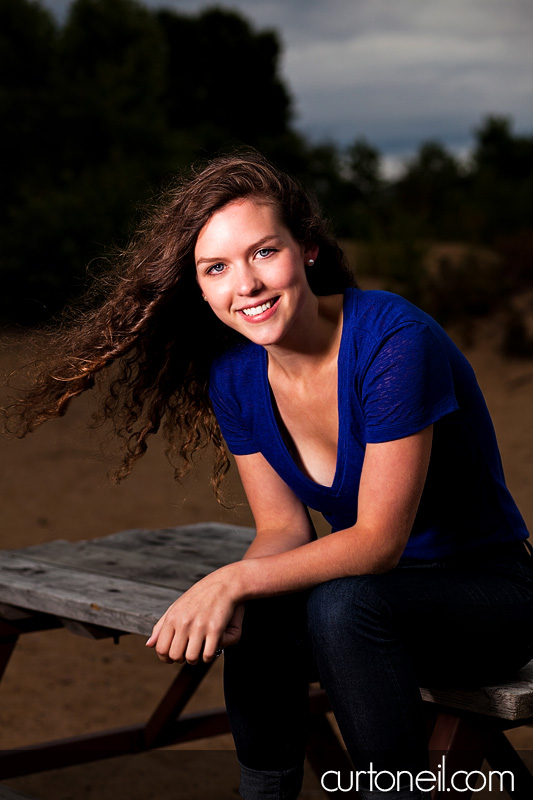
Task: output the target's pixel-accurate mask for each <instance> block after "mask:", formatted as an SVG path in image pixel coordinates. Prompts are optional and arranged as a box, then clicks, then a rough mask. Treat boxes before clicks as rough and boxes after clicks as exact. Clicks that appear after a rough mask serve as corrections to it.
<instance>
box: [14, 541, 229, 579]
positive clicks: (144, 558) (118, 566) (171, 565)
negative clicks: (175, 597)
mask: <svg viewBox="0 0 533 800" xmlns="http://www.w3.org/2000/svg"><path fill="white" fill-rule="evenodd" d="M13 552H16V553H17V554H18V555H20V556H23V557H24V558H29V559H31V560H32V561H35V562H36V563H43V564H52V565H55V566H61V567H71V568H73V569H75V570H78V571H80V572H91V573H93V574H96V575H108V576H110V577H114V578H122V579H124V580H132V581H135V582H136V583H148V584H151V585H153V586H165V587H168V588H170V589H174V588H177V589H180V590H181V591H183V590H184V589H185V588H189V587H190V586H192V585H193V583H196V581H199V580H200V579H201V578H203V577H204V576H205V575H208V574H209V573H210V572H213V570H215V569H217V568H218V567H221V566H223V565H224V564H225V563H227V561H226V558H225V557H224V556H219V558H218V559H217V558H215V557H214V556H213V557H212V558H211V559H210V563H206V562H204V561H200V558H199V557H198V556H195V555H194V554H190V555H188V556H187V557H186V558H181V557H174V558H173V559H168V558H164V557H161V556H160V555H154V554H153V553H152V552H150V551H149V550H147V551H146V552H145V553H138V552H137V551H136V550H133V549H127V550H125V549H122V548H120V549H117V548H111V547H104V546H102V544H101V540H100V539H95V540H93V541H83V542H67V541H63V540H56V541H53V542H47V543H46V544H42V545H36V546H35V547H27V548H24V550H17V551H13Z"/></svg>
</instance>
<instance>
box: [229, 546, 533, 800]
mask: <svg viewBox="0 0 533 800" xmlns="http://www.w3.org/2000/svg"><path fill="white" fill-rule="evenodd" d="M532 565H533V559H532V557H531V556H530V555H529V553H528V552H527V550H526V548H525V546H524V545H522V544H516V545H510V546H509V545H505V546H498V547H494V548H489V549H486V550H484V551H483V552H479V553H477V554H473V555H471V556H462V557H455V558H450V559H444V560H440V561H436V562H431V563H429V562H422V563H420V562H403V563H401V564H400V565H399V566H398V567H396V568H395V569H394V570H392V571H390V572H387V573H385V574H381V575H362V576H354V577H349V578H339V579H336V580H332V581H328V582H326V583H323V584H320V585H318V586H316V587H315V588H314V589H313V590H311V591H310V592H306V593H298V594H287V595H283V596H281V597H274V598H268V599H264V600H254V601H251V602H249V603H248V604H247V607H246V613H245V617H244V625H243V634H242V638H241V641H240V642H239V643H238V644H237V645H235V646H233V647H230V648H228V649H227V650H226V652H225V674H224V684H225V694H226V706H227V709H228V714H229V717H230V722H231V727H232V732H233V736H234V739H235V745H236V749H237V756H238V759H239V762H240V764H241V789H240V791H241V794H242V797H244V798H245V800H259V798H264V799H265V800H293V798H296V797H297V796H298V793H299V791H300V788H301V780H302V775H303V759H304V753H305V744H306V726H307V703H308V700H307V698H308V682H309V678H310V676H312V675H313V674H314V673H313V671H314V670H315V671H317V672H318V677H319V678H320V681H321V683H322V685H323V687H324V688H325V690H326V692H327V694H328V696H329V699H330V702H331V706H332V708H333V711H334V713H335V717H336V719H337V722H338V724H339V727H340V730H341V732H342V736H343V738H344V742H345V745H346V748H347V750H348V753H349V755H350V757H351V759H352V761H353V764H354V767H355V768H356V769H357V770H364V769H365V768H366V767H367V766H368V764H369V763H370V762H372V763H373V766H374V768H375V769H386V770H390V771H392V772H394V773H395V772H396V771H397V770H399V769H404V770H405V769H409V770H410V771H411V772H413V771H414V772H417V771H419V770H422V769H425V768H426V765H427V739H426V728H425V721H424V715H423V708H422V701H421V698H420V693H419V689H418V687H419V686H421V685H431V686H433V687H435V686H437V685H439V684H441V685H447V686H453V685H455V686H458V685H460V686H468V685H480V684H483V683H488V682H495V681H496V682H497V681H499V680H501V679H502V678H504V677H505V676H507V675H509V674H512V673H513V671H515V670H516V669H517V668H519V667H520V666H522V665H523V664H525V663H527V661H529V659H530V658H532V657H533V566H532ZM369 796H374V795H373V793H371V794H369ZM384 796H385V797H387V798H388V799H389V800H392V798H397V799H398V800H399V798H402V800H403V799H404V798H418V797H421V796H423V795H420V794H416V793H409V792H408V791H407V792H394V793H393V792H389V793H387V794H386V795H384Z"/></svg>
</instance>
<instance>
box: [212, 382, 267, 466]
mask: <svg viewBox="0 0 533 800" xmlns="http://www.w3.org/2000/svg"><path fill="white" fill-rule="evenodd" d="M209 396H210V398H211V403H212V406H213V411H214V412H215V416H216V418H217V422H218V424H219V426H220V430H221V431H222V436H223V437H224V440H225V442H226V444H227V445H228V448H229V450H230V452H231V453H233V455H236V456H244V455H249V454H250V453H257V451H258V448H257V447H256V446H255V444H254V440H253V434H252V430H251V427H252V426H251V422H250V421H248V420H247V419H246V415H245V414H244V412H243V410H242V405H241V404H240V402H239V398H238V396H237V394H236V392H235V391H234V387H233V386H232V380H231V377H230V376H225V375H223V374H222V375H221V374H220V372H219V371H218V372H214V371H213V370H212V371H211V379H210V383H209Z"/></svg>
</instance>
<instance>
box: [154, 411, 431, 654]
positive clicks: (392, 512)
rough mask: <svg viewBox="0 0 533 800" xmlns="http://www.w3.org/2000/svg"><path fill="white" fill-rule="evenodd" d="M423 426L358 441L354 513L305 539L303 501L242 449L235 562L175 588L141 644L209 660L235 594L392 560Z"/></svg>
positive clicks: (264, 591)
mask: <svg viewBox="0 0 533 800" xmlns="http://www.w3.org/2000/svg"><path fill="white" fill-rule="evenodd" d="M432 435H433V428H432V426H430V427H428V428H426V429H424V430H423V431H420V432H419V433H416V434H414V435H413V436H408V437H406V438H404V439H398V440H395V441H391V442H384V443H382V444H369V445H367V448H366V453H365V460H364V463H363V470H362V474H361V482H360V487H359V496H358V518H357V522H356V523H355V525H353V526H352V527H351V528H347V529H345V530H342V531H337V532H336V533H333V534H330V535H329V536H325V537H322V538H320V539H313V534H312V526H311V525H310V521H309V518H308V516H307V514H306V511H305V509H304V507H303V506H302V504H301V503H300V501H299V500H298V499H297V498H296V497H295V495H294V494H293V492H292V491H291V490H290V489H289V488H288V487H287V486H286V485H285V484H284V482H283V481H282V480H281V478H279V476H277V475H276V473H275V472H274V470H273V469H272V468H271V467H270V466H269V465H268V463H267V462H266V461H265V459H264V458H263V457H262V456H259V455H258V454H255V455H250V456H241V457H240V458H239V459H238V464H239V470H240V474H241V477H242V479H243V484H244V488H245V491H246V494H247V497H248V500H249V502H250V506H251V509H252V512H253V514H254V518H255V520H256V526H257V530H258V533H257V537H256V540H255V541H254V543H253V544H252V546H251V548H250V550H249V551H248V553H247V554H246V557H245V558H244V559H243V560H242V561H239V562H236V563H233V564H228V565H227V566H225V567H222V568H221V569H218V570H216V571H215V572H213V573H211V575H208V576H207V577H206V578H203V579H202V580H201V581H199V582H198V583H197V584H195V585H194V586H193V587H192V588H191V589H189V591H188V592H186V593H185V594H184V595H182V597H180V598H179V599H178V600H177V601H176V603H174V604H173V605H172V606H171V607H170V608H169V610H168V611H167V612H166V614H165V615H164V616H163V617H162V618H161V619H160V620H159V622H158V623H157V624H156V626H155V628H154V632H153V634H152V636H151V637H150V639H149V640H148V642H147V644H148V646H151V647H153V646H155V648H156V651H157V653H158V656H159V658H160V659H161V660H162V661H184V660H187V661H189V662H191V663H194V662H196V661H198V659H199V658H200V656H201V655H202V656H203V659H204V661H209V660H211V659H212V658H213V657H214V655H215V651H216V649H217V647H219V646H220V644H221V643H224V638H223V637H224V632H225V631H226V630H227V628H228V626H230V624H231V623H232V622H234V620H233V617H234V613H235V609H236V608H237V606H239V605H240V604H242V603H243V601H246V600H249V599H253V598H257V597H268V596H272V595H277V594H283V593H286V592H294V591H301V590H304V589H309V588H311V587H312V586H316V585H317V584H319V583H323V582H324V581H327V580H330V579H332V578H340V577H345V576H348V575H362V574H367V573H373V572H374V573H375V572H386V571H388V570H389V569H392V568H393V567H394V566H395V565H396V564H397V563H398V560H399V558H400V556H401V554H402V552H403V550H404V548H405V545H406V543H407V539H408V537H409V534H410V532H411V528H412V525H413V522H414V519H415V515H416V512H417V509H418V504H419V502H420V497H421V495H422V490H423V487H424V482H425V479H426V474H427V469H428V465H429V458H430V454H431V442H432ZM305 518H307V523H304V520H305ZM237 638H238V637H237ZM227 643H229V642H227ZM227 643H226V644H227Z"/></svg>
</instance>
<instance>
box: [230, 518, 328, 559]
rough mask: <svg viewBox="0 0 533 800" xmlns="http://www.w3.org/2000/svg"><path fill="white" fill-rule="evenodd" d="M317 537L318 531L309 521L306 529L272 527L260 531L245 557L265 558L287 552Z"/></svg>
mask: <svg viewBox="0 0 533 800" xmlns="http://www.w3.org/2000/svg"><path fill="white" fill-rule="evenodd" d="M314 539H316V532H315V529H314V527H313V525H312V524H311V522H309V527H308V528H306V529H305V530H301V529H300V530H294V529H290V530H287V529H271V530H262V531H260V532H258V534H257V536H256V537H255V539H254V540H253V542H252V543H251V545H250V547H249V548H248V550H247V551H246V553H245V555H244V556H243V559H250V558H263V557H265V556H270V555H276V554H278V553H285V552H287V551H288V550H294V549H295V548H297V547H301V546H302V545H304V544H308V543H309V542H312V541H313V540H314Z"/></svg>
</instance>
